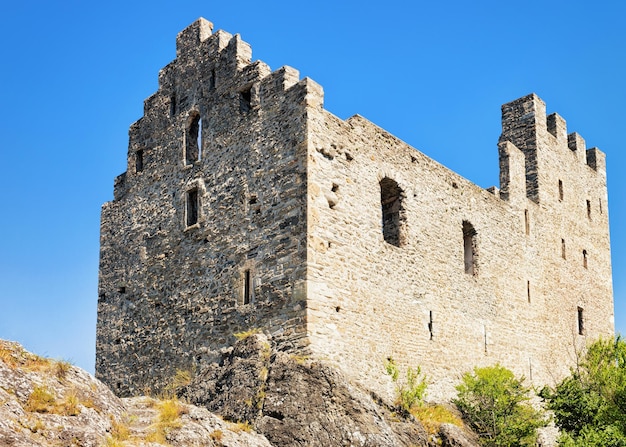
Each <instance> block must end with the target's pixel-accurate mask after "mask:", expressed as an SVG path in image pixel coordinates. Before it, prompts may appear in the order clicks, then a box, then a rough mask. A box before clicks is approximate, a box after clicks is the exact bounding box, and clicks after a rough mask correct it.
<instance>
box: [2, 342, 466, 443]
mask: <svg viewBox="0 0 626 447" xmlns="http://www.w3.org/2000/svg"><path fill="white" fill-rule="evenodd" d="M181 377H188V378H189V380H188V381H187V382H186V383H185V382H184V381H183V382H182V383H181V381H180V380H179V381H178V383H176V382H174V383H173V386H172V387H171V389H170V391H176V392H177V393H178V395H179V397H178V398H177V397H175V396H170V397H169V398H168V399H155V398H152V397H133V398H124V399H120V398H118V397H116V396H115V395H114V394H113V393H112V392H111V391H110V390H109V389H108V388H107V387H106V386H105V385H104V384H102V383H101V382H100V381H98V380H97V379H95V378H94V377H92V376H91V375H89V374H88V373H86V372H85V371H83V370H81V369H80V368H77V367H74V366H72V365H70V364H69V363H67V362H62V361H55V360H51V359H46V358H43V357H39V356H37V355H34V354H31V353H29V352H27V351H25V350H24V349H23V348H22V347H21V346H20V345H18V344H16V343H10V342H5V341H2V340H0V445H1V446H11V447H32V446H42V447H52V446H63V447H66V446H83V447H122V446H126V447H130V446H142V447H158V446H160V445H168V446H173V447H176V446H180V447H183V446H184V447H192V446H203V447H204V446H207V447H211V446H215V447H282V446H325V447H329V446H344V445H345V446H372V447H373V446H389V447H391V446H434V445H443V446H450V447H475V446H476V445H477V444H475V443H474V442H475V441H474V440H473V438H472V437H471V436H470V435H468V434H467V432H466V431H464V430H463V429H461V428H459V427H455V426H446V425H445V424H444V425H442V426H441V429H440V433H439V435H435V436H432V435H431V436H429V435H428V434H427V433H426V431H425V430H424V428H423V427H422V425H421V424H420V423H419V422H418V421H416V420H415V419H413V418H411V417H410V416H409V417H408V418H403V417H399V416H398V415H396V414H395V413H394V411H393V408H391V407H390V406H389V405H388V404H385V403H384V402H383V401H382V400H381V399H379V398H377V397H376V396H374V395H372V394H371V393H368V392H367V391H366V390H363V389H361V388H359V387H357V386H355V385H354V384H351V383H350V382H348V381H347V380H346V378H345V377H344V376H343V375H342V374H341V373H339V372H338V371H337V370H335V369H333V368H330V367H328V366H325V365H323V364H321V363H318V362H312V361H309V360H307V359H303V358H298V357H294V356H292V355H289V354H286V353H284V352H276V351H275V350H273V349H272V347H271V344H270V341H269V340H268V339H267V338H266V337H265V336H263V335H259V334H253V335H250V336H248V337H246V338H245V339H243V340H241V341H239V342H238V343H237V344H236V345H235V346H234V347H232V348H231V349H230V350H229V351H228V352H226V353H225V355H224V358H223V361H222V362H221V364H219V365H218V364H214V365H212V366H211V367H210V368H208V369H206V370H204V371H200V372H198V373H196V374H195V376H194V377H191V376H189V375H185V374H182V375H181ZM185 402H192V403H194V404H196V405H192V404H189V403H185ZM214 413H217V414H219V415H220V416H217V415H216V414H214Z"/></svg>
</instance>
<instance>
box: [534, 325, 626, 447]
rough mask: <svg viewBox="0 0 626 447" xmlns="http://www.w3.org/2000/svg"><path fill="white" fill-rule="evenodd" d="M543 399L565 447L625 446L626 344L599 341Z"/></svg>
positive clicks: (617, 339)
mask: <svg viewBox="0 0 626 447" xmlns="http://www.w3.org/2000/svg"><path fill="white" fill-rule="evenodd" d="M541 397H543V398H544V399H545V400H546V402H547V407H548V408H549V409H550V410H552V411H553V412H554V417H555V422H556V425H557V426H558V427H559V428H560V429H561V431H562V435H561V437H560V439H559V445H560V446H563V447H582V446H585V447H596V446H597V447H600V446H602V447H626V342H624V340H622V338H621V337H620V336H618V337H617V338H616V339H615V340H611V339H609V340H598V341H596V342H595V343H593V344H592V345H591V346H589V348H588V349H587V352H586V353H585V355H584V356H583V357H582V360H581V361H580V362H579V365H578V366H577V367H576V368H575V369H573V370H572V373H571V375H570V376H569V377H566V378H565V379H564V380H562V381H561V382H560V383H559V384H558V385H557V386H556V387H555V388H554V389H550V388H547V387H546V388H544V389H543V390H542V391H541Z"/></svg>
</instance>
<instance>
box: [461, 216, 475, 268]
mask: <svg viewBox="0 0 626 447" xmlns="http://www.w3.org/2000/svg"><path fill="white" fill-rule="evenodd" d="M463 263H464V265H465V273H467V274H468V275H476V273H477V268H476V230H475V229H474V226H473V225H472V224H471V223H469V222H468V221H466V220H464V221H463Z"/></svg>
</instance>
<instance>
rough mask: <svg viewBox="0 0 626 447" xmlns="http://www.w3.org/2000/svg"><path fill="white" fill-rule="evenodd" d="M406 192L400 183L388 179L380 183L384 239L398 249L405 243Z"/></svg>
mask: <svg viewBox="0 0 626 447" xmlns="http://www.w3.org/2000/svg"><path fill="white" fill-rule="evenodd" d="M403 201H404V191H403V190H402V188H400V186H399V185H398V183H397V182H396V181H394V180H392V179H390V178H388V177H385V178H384V179H382V180H381V181H380V204H381V208H382V218H383V221H382V226H383V238H384V239H385V242H387V243H388V244H391V245H395V246H396V247H401V246H403V245H404V243H405V234H404V233H405V226H406V216H405V211H404V204H403Z"/></svg>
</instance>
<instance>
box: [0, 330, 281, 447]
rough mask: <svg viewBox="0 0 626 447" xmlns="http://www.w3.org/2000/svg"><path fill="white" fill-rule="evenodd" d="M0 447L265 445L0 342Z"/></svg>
mask: <svg viewBox="0 0 626 447" xmlns="http://www.w3.org/2000/svg"><path fill="white" fill-rule="evenodd" d="M168 410H170V411H169V412H168ZM172 410H173V411H172ZM0 445H1V446H3V447H5V446H10V447H34V446H41V447H52V446H55V447H68V446H83V447H101V446H110V447H121V446H142V447H158V446H162V445H169V446H180V447H183V446H184V447H193V446H203V447H204V446H207V447H211V446H215V447H219V446H224V447H271V444H270V443H269V442H268V441H267V439H265V438H264V437H263V436H262V435H258V434H256V433H254V432H252V431H251V430H250V428H249V427H248V426H246V425H244V424H234V423H230V422H226V421H224V420H223V419H221V418H219V417H218V416H216V415H214V414H211V413H209V411H208V410H206V409H205V408H198V407H195V406H193V405H188V404H184V403H182V402H179V401H177V400H165V401H163V400H158V399H153V398H149V397H135V398H129V399H119V398H117V397H116V396H115V395H114V394H113V393H112V392H111V391H110V390H109V389H108V388H107V387H106V386H105V385H104V384H102V383H101V382H100V381H98V380H96V379H95V378H94V377H92V376H91V375H89V374H88V373H86V372H85V371H83V370H82V369H80V368H77V367H74V366H72V365H70V364H69V363H66V362H59V361H55V360H50V359H46V358H43V357H39V356H36V355H34V354H31V353H29V352H26V351H25V350H24V349H23V348H22V347H21V346H20V345H18V344H17V343H10V342H5V341H2V340H0Z"/></svg>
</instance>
